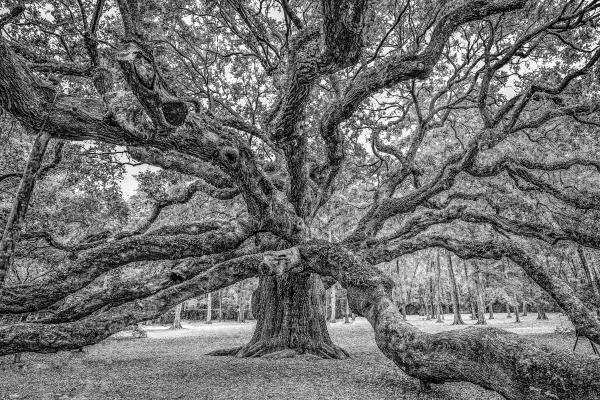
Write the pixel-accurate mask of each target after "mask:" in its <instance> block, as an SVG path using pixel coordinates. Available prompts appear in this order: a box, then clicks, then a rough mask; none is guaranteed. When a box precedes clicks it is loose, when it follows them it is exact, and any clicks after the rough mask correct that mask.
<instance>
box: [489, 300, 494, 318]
mask: <svg viewBox="0 0 600 400" xmlns="http://www.w3.org/2000/svg"><path fill="white" fill-rule="evenodd" d="M488 311H489V314H490V315H489V317H488V319H494V302H493V301H491V302H490V304H488Z"/></svg>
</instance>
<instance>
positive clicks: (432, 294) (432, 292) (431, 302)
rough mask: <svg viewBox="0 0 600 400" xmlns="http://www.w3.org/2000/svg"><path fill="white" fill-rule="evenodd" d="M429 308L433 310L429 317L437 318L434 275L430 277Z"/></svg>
mask: <svg viewBox="0 0 600 400" xmlns="http://www.w3.org/2000/svg"><path fill="white" fill-rule="evenodd" d="M429 308H430V310H431V315H430V316H429V319H435V317H436V315H435V312H436V309H435V290H434V286H433V277H432V276H430V277H429Z"/></svg>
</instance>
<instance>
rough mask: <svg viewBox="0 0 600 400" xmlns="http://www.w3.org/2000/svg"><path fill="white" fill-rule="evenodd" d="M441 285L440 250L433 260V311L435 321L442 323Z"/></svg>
mask: <svg viewBox="0 0 600 400" xmlns="http://www.w3.org/2000/svg"><path fill="white" fill-rule="evenodd" d="M441 286H442V266H441V263H440V252H439V250H438V251H437V254H436V262H435V312H436V314H437V321H435V322H437V323H442V322H443V321H442V306H441V304H440V297H441V293H440V290H441Z"/></svg>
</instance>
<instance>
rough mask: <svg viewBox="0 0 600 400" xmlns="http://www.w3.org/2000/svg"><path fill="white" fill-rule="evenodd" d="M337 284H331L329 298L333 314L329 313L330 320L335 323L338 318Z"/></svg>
mask: <svg viewBox="0 0 600 400" xmlns="http://www.w3.org/2000/svg"><path fill="white" fill-rule="evenodd" d="M335 287H336V285H335V284H334V285H333V286H331V290H330V293H329V299H330V308H331V314H330V315H329V322H332V323H335V322H336V321H337V319H336V318H335V291H336V289H335Z"/></svg>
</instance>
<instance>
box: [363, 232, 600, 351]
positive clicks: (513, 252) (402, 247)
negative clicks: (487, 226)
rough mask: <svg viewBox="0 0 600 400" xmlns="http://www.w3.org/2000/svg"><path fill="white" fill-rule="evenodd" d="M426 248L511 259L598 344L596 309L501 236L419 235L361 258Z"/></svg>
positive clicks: (529, 253) (391, 256) (387, 257)
mask: <svg viewBox="0 0 600 400" xmlns="http://www.w3.org/2000/svg"><path fill="white" fill-rule="evenodd" d="M430 247H442V248H445V249H446V250H450V251H452V252H453V253H455V254H456V255H458V256H459V257H461V258H486V259H496V260H500V259H502V258H503V257H507V258H509V259H511V260H512V261H514V262H515V263H516V264H517V265H519V266H520V267H521V268H522V269H523V271H524V272H525V273H526V274H527V275H528V276H529V277H530V278H531V279H532V280H533V281H534V282H536V283H537V284H538V285H539V286H540V287H541V288H542V289H543V290H545V291H546V292H547V293H548V294H549V295H550V296H551V297H552V298H553V299H554V300H555V301H556V302H557V303H558V305H559V306H560V307H561V308H562V309H563V310H564V312H565V313H566V314H567V315H568V316H569V319H570V320H571V322H572V323H573V325H575V328H576V329H577V331H578V332H579V333H580V334H582V335H583V336H586V337H587V338H589V339H590V340H592V341H594V342H596V343H600V318H599V317H598V315H597V314H596V312H595V311H593V310H590V309H589V308H588V307H587V305H586V304H585V303H584V302H583V301H582V300H581V299H580V298H579V297H578V296H577V294H576V293H575V292H574V291H573V289H572V288H571V287H570V286H569V285H568V284H567V283H566V282H564V281H562V280H561V279H560V278H559V277H557V276H554V275H552V274H551V273H549V271H546V269H545V268H544V266H543V265H541V264H540V263H538V262H537V261H536V260H535V257H534V256H533V255H532V254H535V252H532V251H528V250H527V249H525V248H524V243H521V242H517V241H514V240H512V239H510V238H505V237H496V238H493V239H489V240H485V239H484V240H476V239H469V240H461V239H460V238H457V237H456V236H453V237H448V236H445V235H437V234H421V235H418V236H415V237H413V238H411V239H408V240H401V241H397V242H392V243H389V244H382V245H381V246H376V247H374V248H372V249H369V250H366V251H364V257H365V259H366V260H367V261H369V262H371V263H372V264H376V263H378V262H382V261H390V260H393V259H395V258H397V257H399V256H401V255H403V254H409V253H414V252H415V251H419V250H424V249H427V248H430Z"/></svg>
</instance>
